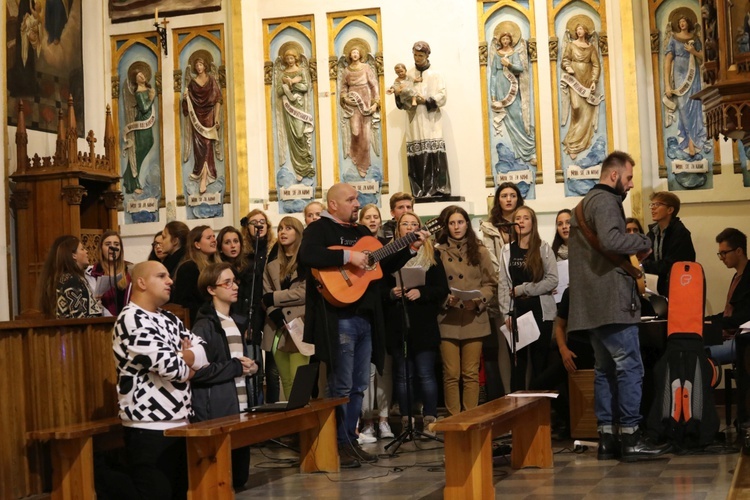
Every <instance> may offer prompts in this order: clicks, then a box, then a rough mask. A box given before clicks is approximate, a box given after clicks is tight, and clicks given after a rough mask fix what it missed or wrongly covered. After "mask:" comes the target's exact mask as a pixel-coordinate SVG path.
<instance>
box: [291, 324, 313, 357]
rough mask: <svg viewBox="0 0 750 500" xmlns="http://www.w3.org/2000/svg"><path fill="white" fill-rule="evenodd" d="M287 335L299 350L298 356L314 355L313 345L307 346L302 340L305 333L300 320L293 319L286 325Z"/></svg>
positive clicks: (303, 325)
mask: <svg viewBox="0 0 750 500" xmlns="http://www.w3.org/2000/svg"><path fill="white" fill-rule="evenodd" d="M286 328H287V330H289V335H290V336H291V337H292V340H293V341H294V345H296V346H297V349H299V352H300V354H302V355H303V356H312V355H313V354H315V345H314V344H308V343H307V342H305V341H303V340H302V337H303V336H304V333H305V323H304V322H303V321H302V319H300V318H294V319H293V320H292V321H290V322H289V323H287V324H286Z"/></svg>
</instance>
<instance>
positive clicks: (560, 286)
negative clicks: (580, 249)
mask: <svg viewBox="0 0 750 500" xmlns="http://www.w3.org/2000/svg"><path fill="white" fill-rule="evenodd" d="M568 283H570V277H569V273H568V260H567V259H565V260H561V261H560V262H558V263H557V288H556V289H555V303H557V304H559V303H560V301H561V300H562V296H563V292H565V289H566V288H568Z"/></svg>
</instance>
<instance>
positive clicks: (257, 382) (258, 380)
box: [247, 221, 264, 406]
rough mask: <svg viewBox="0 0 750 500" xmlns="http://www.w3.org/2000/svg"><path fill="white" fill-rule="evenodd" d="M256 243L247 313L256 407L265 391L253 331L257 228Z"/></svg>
mask: <svg viewBox="0 0 750 500" xmlns="http://www.w3.org/2000/svg"><path fill="white" fill-rule="evenodd" d="M248 224H251V225H253V226H255V224H253V223H252V222H250V221H248ZM254 239H255V242H254V250H255V252H254V253H253V255H255V259H256V261H255V263H253V269H252V274H253V280H252V283H251V284H250V308H249V310H248V313H247V319H248V328H249V329H250V345H249V349H250V351H251V355H252V357H253V359H254V360H255V364H256V365H258V371H257V372H255V375H251V376H250V377H248V378H249V379H250V384H251V386H252V387H251V391H250V392H251V393H252V396H253V404H252V405H250V406H255V405H257V404H260V395H261V393H262V391H263V373H264V372H263V370H264V367H263V354H262V353H261V352H260V350H261V349H260V342H258V343H256V342H255V335H256V333H257V332H254V331H253V309H254V308H255V304H254V302H255V281H256V278H257V276H256V274H257V273H256V265H257V259H258V251H259V250H258V248H259V245H260V238H259V237H258V227H257V226H255V238H254Z"/></svg>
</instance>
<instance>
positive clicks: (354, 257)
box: [349, 250, 370, 269]
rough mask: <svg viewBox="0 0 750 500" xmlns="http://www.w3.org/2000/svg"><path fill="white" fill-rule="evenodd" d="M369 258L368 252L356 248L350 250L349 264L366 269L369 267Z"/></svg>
mask: <svg viewBox="0 0 750 500" xmlns="http://www.w3.org/2000/svg"><path fill="white" fill-rule="evenodd" d="M369 260H370V259H369V257H368V256H367V254H366V253H363V252H357V251H354V250H352V251H350V252H349V264H351V265H353V266H354V267H358V268H360V269H365V268H367V264H368V263H369Z"/></svg>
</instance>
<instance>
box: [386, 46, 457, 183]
mask: <svg viewBox="0 0 750 500" xmlns="http://www.w3.org/2000/svg"><path fill="white" fill-rule="evenodd" d="M412 54H413V56H414V67H413V68H410V69H409V71H407V77H408V78H409V79H411V81H412V82H414V92H415V94H416V104H417V105H416V106H411V107H406V106H404V104H403V103H402V102H401V100H400V99H398V97H397V98H396V106H397V107H398V108H399V109H403V110H405V111H406V116H407V121H406V159H407V164H408V169H409V184H410V185H411V192H412V194H413V195H414V196H416V197H418V198H423V197H441V196H450V194H451V181H450V175H449V173H448V156H447V155H446V153H445V139H443V126H442V115H441V113H440V108H441V107H443V106H445V103H446V102H447V99H448V94H447V92H446V89H445V80H443V77H442V75H441V74H440V73H438V72H437V71H436V70H435V69H434V68H432V67H431V65H430V59H429V58H430V45H429V44H428V43H427V42H423V41H419V42H417V43H415V44H414V46H413V47H412Z"/></svg>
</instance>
